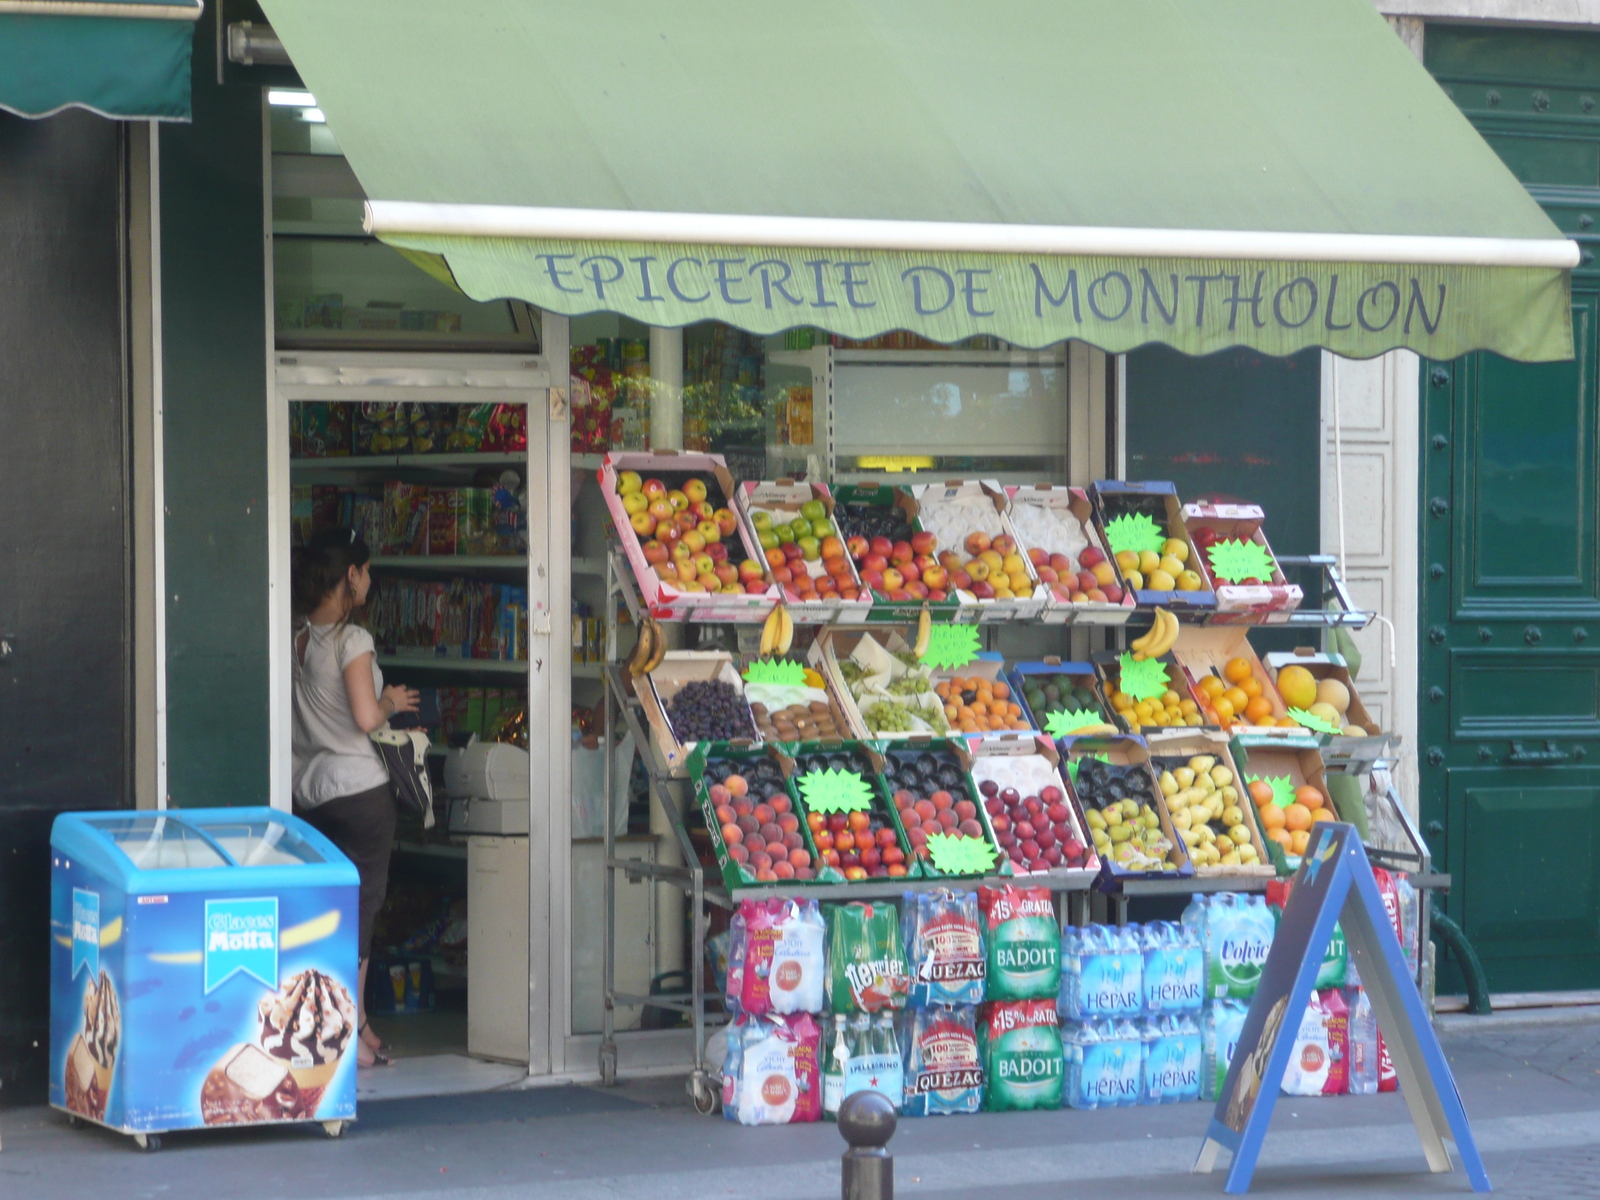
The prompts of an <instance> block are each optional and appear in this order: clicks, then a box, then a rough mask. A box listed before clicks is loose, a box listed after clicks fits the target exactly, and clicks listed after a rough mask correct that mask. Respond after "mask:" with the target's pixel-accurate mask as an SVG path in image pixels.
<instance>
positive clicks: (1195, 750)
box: [1145, 729, 1277, 878]
mask: <svg viewBox="0 0 1600 1200" xmlns="http://www.w3.org/2000/svg"><path fill="white" fill-rule="evenodd" d="M1145 741H1146V744H1147V745H1148V746H1149V749H1150V765H1151V766H1152V767H1154V768H1155V770H1156V772H1157V775H1156V784H1157V786H1158V787H1160V789H1161V794H1162V796H1163V797H1164V798H1165V800H1166V804H1167V812H1168V814H1169V815H1170V816H1171V817H1172V825H1173V828H1174V829H1176V830H1177V832H1178V836H1179V837H1181V838H1182V839H1183V840H1184V842H1185V843H1186V844H1187V845H1188V848H1189V860H1190V861H1191V862H1192V863H1194V873H1195V875H1197V876H1200V877H1208V876H1212V875H1237V876H1260V877H1265V878H1271V877H1272V876H1273V875H1275V874H1277V870H1276V868H1274V867H1273V865H1272V860H1271V857H1270V856H1269V855H1268V853H1267V847H1266V843H1265V842H1264V841H1263V840H1262V836H1261V831H1260V829H1259V828H1258V825H1257V820H1256V809H1255V805H1254V804H1253V803H1251V801H1250V796H1249V792H1248V790H1247V786H1246V784H1245V781H1244V779H1243V778H1242V777H1241V775H1240V773H1239V768H1238V766H1237V764H1236V763H1235V762H1234V758H1233V753H1232V751H1231V749H1230V741H1229V738H1228V736H1227V735H1226V734H1223V733H1218V732H1217V731H1215V730H1210V729H1154V730H1151V731H1150V732H1149V733H1148V734H1147V735H1146V738H1145Z"/></svg>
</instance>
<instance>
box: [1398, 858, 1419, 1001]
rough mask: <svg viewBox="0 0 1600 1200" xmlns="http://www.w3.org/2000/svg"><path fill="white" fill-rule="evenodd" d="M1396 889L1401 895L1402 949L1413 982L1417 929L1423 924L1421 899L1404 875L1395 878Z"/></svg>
mask: <svg viewBox="0 0 1600 1200" xmlns="http://www.w3.org/2000/svg"><path fill="white" fill-rule="evenodd" d="M1395 888H1396V890H1397V891H1398V892H1399V894H1400V949H1401V950H1402V951H1404V952H1405V956H1406V966H1407V967H1408V968H1409V969H1410V971H1411V978H1412V979H1413V980H1415V979H1416V977H1417V929H1418V927H1419V925H1420V924H1421V918H1422V913H1421V903H1422V902H1421V898H1420V896H1419V895H1418V894H1417V889H1416V888H1414V887H1412V886H1411V880H1410V879H1409V878H1408V877H1407V876H1405V875H1403V874H1398V875H1396V876H1395Z"/></svg>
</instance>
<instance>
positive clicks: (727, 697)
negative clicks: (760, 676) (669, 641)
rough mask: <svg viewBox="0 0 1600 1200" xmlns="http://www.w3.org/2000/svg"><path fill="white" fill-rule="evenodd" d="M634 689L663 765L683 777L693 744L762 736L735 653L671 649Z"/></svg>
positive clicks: (741, 739) (745, 739)
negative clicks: (747, 697) (644, 680)
mask: <svg viewBox="0 0 1600 1200" xmlns="http://www.w3.org/2000/svg"><path fill="white" fill-rule="evenodd" d="M648 681H649V682H648V684H642V685H640V686H637V687H636V688H635V689H634V690H635V692H636V693H637V695H638V697H639V706H640V707H641V708H642V709H644V715H645V718H646V720H647V721H648V722H649V724H650V736H651V737H652V738H654V739H655V743H656V749H657V751H658V752H659V753H660V755H661V759H662V761H663V762H664V763H666V765H667V769H668V770H669V771H670V772H671V773H672V774H674V775H676V776H678V777H680V778H681V777H682V776H683V774H684V771H685V767H686V764H687V763H688V760H689V752H690V751H691V750H692V749H693V748H694V746H695V743H697V742H738V741H746V742H755V741H758V740H760V733H759V732H758V731H757V729H756V725H755V719H754V717H752V715H751V713H750V705H749V703H748V701H746V699H745V694H744V681H743V680H742V679H740V678H739V672H738V671H737V670H735V669H734V666H733V656H732V655H730V654H727V653H725V652H723V651H720V650H674V651H672V652H671V653H669V654H668V655H666V657H664V658H663V659H662V660H661V664H660V665H659V666H658V667H656V669H655V670H654V671H651V672H650V674H649V676H648Z"/></svg>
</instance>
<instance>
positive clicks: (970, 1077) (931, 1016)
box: [905, 1004, 983, 1117]
mask: <svg viewBox="0 0 1600 1200" xmlns="http://www.w3.org/2000/svg"><path fill="white" fill-rule="evenodd" d="M905 1089H906V1098H905V1114H906V1115H907V1116H911V1117H931V1116H949V1115H952V1114H956V1113H975V1112H977V1111H978V1109H979V1108H980V1107H982V1104H983V1060H982V1059H981V1058H980V1057H979V1055H978V1033H977V1025H976V1022H975V1014H974V1012H973V1009H972V1007H971V1006H970V1005H966V1004H936V1005H931V1006H929V1007H927V1008H919V1009H917V1010H915V1011H914V1012H912V1013H911V1014H910V1021H909V1025H908V1036H907V1038H906V1070H905Z"/></svg>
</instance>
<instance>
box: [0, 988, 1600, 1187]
mask: <svg viewBox="0 0 1600 1200" xmlns="http://www.w3.org/2000/svg"><path fill="white" fill-rule="evenodd" d="M1468 1022H1472V1023H1470V1024H1469V1023H1468ZM1443 1024H1444V1028H1443V1029H1442V1030H1441V1041H1442V1043H1443V1045H1444V1048H1445V1052H1446V1054H1447V1056H1448V1058H1449V1060H1450V1064H1451V1069H1452V1071H1453V1072H1454V1074H1455V1078H1456V1083H1457V1087H1458V1089H1459V1091H1460V1093H1461V1096H1462V1100H1463V1102H1464V1103H1465V1106H1466V1109H1467V1113H1468V1115H1469V1117H1470V1119H1471V1122H1472V1127H1473V1130H1474V1134H1475V1136H1476V1138H1477V1142H1478V1146H1479V1148H1480V1150H1481V1152H1482V1154H1483V1157H1484V1161H1485V1164H1486V1166H1487V1169H1488V1172H1489V1177H1490V1179H1491V1181H1492V1182H1493V1183H1494V1185H1495V1190H1496V1192H1497V1193H1498V1194H1499V1195H1500V1196H1503V1197H1508V1198H1511V1200H1524V1198H1526V1200H1535V1198H1537V1200H1565V1198H1568V1197H1585V1198H1588V1197H1594V1196H1596V1195H1600V1013H1596V1012H1589V1013H1580V1014H1578V1015H1576V1016H1570V1015H1569V1016H1568V1017H1567V1018H1566V1019H1564V1020H1560V1021H1553V1020H1548V1019H1546V1020H1541V1021H1533V1022H1530V1021H1528V1020H1527V1019H1519V1015H1518V1014H1508V1015H1507V1017H1505V1018H1502V1017H1500V1016H1495V1017H1488V1018H1457V1019H1452V1020H1451V1021H1448V1022H1444V1023H1443ZM1210 1112H1211V1106H1210V1105H1206V1104H1184V1105H1169V1106H1164V1107H1159V1108H1122V1109H1108V1110H1100V1111H1093V1112H1072V1111H1064V1112H1056V1113H996V1114H980V1115H978V1116H974V1117H959V1118H932V1119H926V1120H903V1121H902V1122H901V1123H900V1128H899V1131H898V1132H897V1133H896V1135H895V1137H894V1140H893V1142H892V1143H891V1145H890V1148H891V1150H892V1151H893V1153H894V1156H895V1182H896V1190H897V1192H898V1194H899V1196H900V1197H902V1200H904V1198H907V1197H913V1198H915V1197H926V1198H928V1200H967V1198H969V1197H970V1198H972V1200H976V1198H978V1197H984V1198H985V1200H991V1198H993V1197H995V1196H997V1195H999V1194H1001V1193H1003V1192H1007V1191H1010V1192H1017V1193H1019V1194H1024V1195H1029V1196H1040V1197H1057V1196H1060V1197H1066V1196H1071V1197H1073V1200H1078V1198H1080V1197H1083V1198H1093V1197H1101V1196H1104V1197H1117V1198H1118V1200H1142V1198H1143V1197H1160V1198H1161V1200H1169V1198H1172V1197H1186V1196H1216V1195H1220V1194H1221V1192H1222V1181H1223V1176H1222V1174H1220V1173H1218V1174H1214V1175H1210V1176H1194V1175H1190V1174H1189V1173H1188V1171H1189V1167H1190V1166H1191V1164H1192V1163H1193V1161H1194V1157H1195V1154H1196V1153H1197V1151H1198V1150H1199V1147H1200V1142H1201V1138H1202V1135H1203V1133H1204V1131H1205V1128H1206V1123H1207V1121H1208V1119H1209V1117H1210ZM360 1114H361V1116H360V1120H359V1121H358V1122H357V1123H356V1124H355V1126H354V1127H353V1128H352V1129H351V1130H350V1131H349V1132H348V1133H347V1134H346V1135H345V1136H344V1137H343V1138H341V1139H338V1140H332V1139H328V1138H325V1137H323V1136H322V1135H321V1133H320V1132H319V1131H318V1130H317V1129H316V1127H314V1126H297V1127H290V1128H277V1129H250V1130H233V1131H228V1130H201V1131H195V1132H191V1133H176V1134H169V1135H167V1137H166V1138H165V1144H164V1146H163V1148H162V1149H161V1150H160V1151H159V1152H158V1153H154V1154H140V1153H138V1152H137V1151H135V1150H134V1149H133V1148H132V1143H131V1142H130V1140H129V1139H127V1138H125V1137H121V1136H118V1135H115V1134H112V1133H109V1132H106V1131H104V1130H98V1129H73V1128H69V1127H68V1125H67V1122H66V1120H65V1118H64V1117H63V1116H62V1114H60V1113H57V1112H54V1111H52V1110H49V1109H43V1108H24V1109H12V1110H8V1111H4V1112H0V1137H3V1139H4V1148H3V1151H0V1197H18V1198H19V1200H21V1198H23V1197H26V1198H27V1200H58V1198H60V1200H67V1198H69V1197H70V1198H72V1200H77V1198H79V1197H82V1196H114V1197H116V1198H117V1200H147V1198H149V1200H181V1198H186V1197H189V1196H196V1197H200V1196H203V1197H206V1200H279V1198H281V1197H284V1196H292V1197H295V1200H334V1198H340V1200H568V1198H571V1197H584V1198H585V1200H587V1198H590V1197H596V1198H602V1200H606V1198H614V1200H633V1198H635V1197H637V1198H639V1200H644V1198H646V1197H648V1198H649V1200H715V1198H716V1197H740V1198H744V1197H748V1198H750V1200H833V1197H836V1196H838V1195H839V1154H840V1152H841V1151H842V1150H843V1148H844V1146H843V1143H842V1141H841V1140H840V1138H839V1134H838V1130H837V1129H836V1128H835V1127H834V1126H832V1125H826V1124H816V1125H799V1126H785V1127H780V1128H757V1129H747V1128H742V1127H740V1126H737V1125H734V1124H732V1123H730V1122H727V1121H724V1120H722V1119H721V1118H705V1117H700V1116H696V1115H695V1114H694V1112H693V1111H692V1110H691V1109H690V1108H689V1107H688V1105H687V1103H686V1100H685V1097H684V1092H683V1084H682V1080H681V1079H667V1078H657V1079H647V1080H636V1081H629V1082H624V1083H622V1084H621V1085H619V1086H618V1087H615V1088H599V1087H588V1086H578V1085H566V1086H546V1087H523V1088H507V1089H502V1090H499V1091H494V1092H485V1093H479V1094H475V1095H469V1096H451V1097H430V1098H426V1099H414V1100H391V1101H384V1102H376V1103H363V1104H362V1105H361V1108H360ZM1469 1192H1470V1189H1469V1186H1468V1183H1467V1179H1466V1176H1465V1174H1464V1173H1463V1172H1461V1171H1460V1170H1457V1171H1455V1172H1453V1173H1451V1174H1446V1175H1430V1174H1428V1173H1427V1169H1426V1165H1425V1163H1424V1160H1423V1157H1422V1153H1421V1150H1420V1148H1419V1146H1418V1143H1417V1138H1416V1135H1415V1132H1414V1130H1413V1128H1412V1125H1411V1122H1410V1119H1409V1116H1408V1114H1407V1111H1406V1108H1405V1104H1404V1101H1403V1099H1402V1098H1401V1097H1400V1096H1398V1095H1393V1094H1391V1095H1383V1096H1365V1097H1356V1096H1337V1097H1319V1098H1315V1099H1305V1098H1297V1097H1287V1096H1286V1097H1282V1098H1280V1099H1279V1101H1278V1104H1277V1108H1276V1111H1275V1114H1274V1117H1273V1123H1272V1128H1271V1130H1270V1132H1269V1133H1268V1136H1267V1141H1266V1147H1265V1149H1264V1151H1263V1154H1262V1157H1261V1160H1260V1164H1259V1166H1258V1168H1257V1171H1256V1175H1255V1182H1254V1185H1253V1187H1252V1193H1253V1194H1255V1195H1258V1196H1272V1197H1292V1198H1301V1197H1306V1198H1316V1200H1331V1198H1333V1197H1346V1196H1351V1195H1360V1196H1363V1197H1391V1196H1393V1197H1412V1196H1437V1195H1446V1194H1453V1195H1464V1194H1469Z"/></svg>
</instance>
